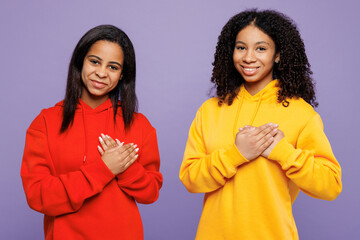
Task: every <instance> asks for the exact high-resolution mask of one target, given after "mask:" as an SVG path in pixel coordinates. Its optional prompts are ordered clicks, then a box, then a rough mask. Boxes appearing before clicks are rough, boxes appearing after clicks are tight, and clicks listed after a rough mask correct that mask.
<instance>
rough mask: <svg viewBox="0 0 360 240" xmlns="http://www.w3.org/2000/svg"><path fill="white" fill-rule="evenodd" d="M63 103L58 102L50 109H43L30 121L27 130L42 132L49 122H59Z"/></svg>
mask: <svg viewBox="0 0 360 240" xmlns="http://www.w3.org/2000/svg"><path fill="white" fill-rule="evenodd" d="M62 110H63V101H60V102H58V103H57V104H55V105H54V106H52V107H49V108H44V109H42V110H41V111H40V113H39V114H38V115H37V116H36V118H35V119H34V120H33V121H32V123H31V125H30V127H29V129H34V130H42V129H43V128H44V127H46V125H47V123H48V122H49V121H54V120H59V119H61V117H62Z"/></svg>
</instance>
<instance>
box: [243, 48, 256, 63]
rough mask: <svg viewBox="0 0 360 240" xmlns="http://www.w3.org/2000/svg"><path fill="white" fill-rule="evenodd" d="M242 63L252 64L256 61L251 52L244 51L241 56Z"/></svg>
mask: <svg viewBox="0 0 360 240" xmlns="http://www.w3.org/2000/svg"><path fill="white" fill-rule="evenodd" d="M243 61H244V62H246V63H252V62H255V61H256V57H255V54H254V52H253V51H250V50H249V51H246V53H245V54H244V56H243Z"/></svg>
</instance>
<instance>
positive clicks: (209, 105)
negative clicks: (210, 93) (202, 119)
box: [198, 97, 227, 112]
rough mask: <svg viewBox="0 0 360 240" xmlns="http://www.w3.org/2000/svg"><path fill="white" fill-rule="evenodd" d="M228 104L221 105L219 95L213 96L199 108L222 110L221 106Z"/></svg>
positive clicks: (207, 110) (200, 109) (199, 110)
mask: <svg viewBox="0 0 360 240" xmlns="http://www.w3.org/2000/svg"><path fill="white" fill-rule="evenodd" d="M225 105H226V106H227V104H225V103H223V104H222V105H221V106H220V105H219V98H218V97H212V98H209V99H208V100H206V101H205V102H203V104H201V106H200V108H199V109H198V112H213V111H217V110H220V108H221V107H223V106H225Z"/></svg>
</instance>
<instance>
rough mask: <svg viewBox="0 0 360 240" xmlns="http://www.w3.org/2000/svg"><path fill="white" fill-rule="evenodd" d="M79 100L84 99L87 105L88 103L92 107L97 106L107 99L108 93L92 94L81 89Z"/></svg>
mask: <svg viewBox="0 0 360 240" xmlns="http://www.w3.org/2000/svg"><path fill="white" fill-rule="evenodd" d="M80 98H81V100H83V101H84V103H86V104H87V105H89V106H90V107H91V108H92V109H95V108H97V107H98V106H100V105H101V104H103V103H104V102H105V101H106V100H108V99H109V95H108V94H107V95H104V96H94V95H91V94H89V93H88V92H87V91H83V92H82V93H81V97H80Z"/></svg>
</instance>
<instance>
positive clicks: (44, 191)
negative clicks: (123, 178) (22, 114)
mask: <svg viewBox="0 0 360 240" xmlns="http://www.w3.org/2000/svg"><path fill="white" fill-rule="evenodd" d="M20 174H21V178H22V182H23V187H24V191H25V195H26V199H27V202H28V204H29V206H30V207H31V208H32V209H34V210H35V211H38V212H41V213H44V214H46V215H48V216H58V215H61V214H66V213H71V212H75V211H77V210H79V209H80V208H81V206H82V204H83V202H84V201H85V199H87V198H90V197H92V196H94V195H96V194H98V193H100V192H101V191H102V190H103V189H104V187H105V186H106V185H107V184H108V183H109V182H110V181H111V180H112V179H113V178H114V177H115V176H114V175H113V174H112V173H111V171H109V169H108V168H107V167H106V165H105V164H104V163H103V162H102V161H95V162H93V163H89V164H85V165H83V166H82V167H81V168H80V170H78V171H73V172H69V173H67V174H60V175H58V176H57V175H56V172H55V168H54V166H53V164H52V159H51V155H50V152H49V148H48V137H47V131H46V123H45V119H44V116H43V115H42V114H40V115H39V116H38V117H37V118H36V119H35V120H34V121H33V122H32V124H31V125H30V127H29V129H28V130H27V133H26V142H25V149H24V155H23V161H22V165H21V171H20Z"/></svg>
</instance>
